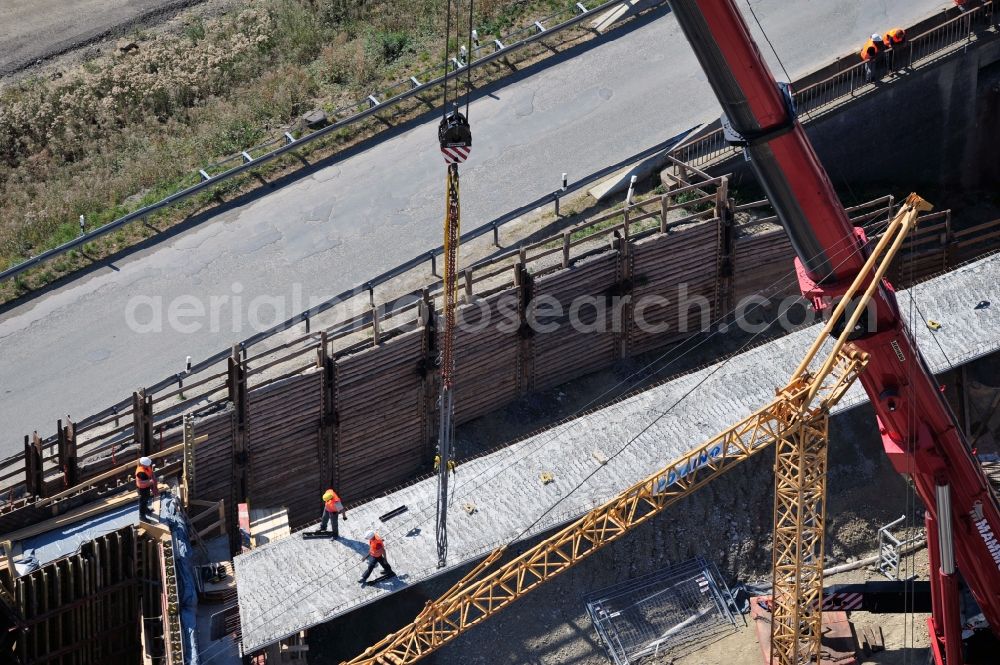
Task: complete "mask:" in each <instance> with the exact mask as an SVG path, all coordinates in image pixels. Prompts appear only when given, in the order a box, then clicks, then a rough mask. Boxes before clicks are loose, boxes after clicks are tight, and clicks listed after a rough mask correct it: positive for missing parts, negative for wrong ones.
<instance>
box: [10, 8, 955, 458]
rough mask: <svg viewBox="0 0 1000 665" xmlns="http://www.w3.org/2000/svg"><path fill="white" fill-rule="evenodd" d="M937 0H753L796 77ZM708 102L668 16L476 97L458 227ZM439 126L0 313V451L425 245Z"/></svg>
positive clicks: (440, 187) (641, 142) (711, 104)
mask: <svg viewBox="0 0 1000 665" xmlns="http://www.w3.org/2000/svg"><path fill="white" fill-rule="evenodd" d="M949 4H950V3H949V2H943V1H942V0H885V1H883V2H865V3H856V2H849V1H846V0H840V1H838V2H830V1H829V0H810V1H808V2H795V3H787V2H782V1H780V0H759V1H755V2H754V3H753V6H754V8H755V11H756V12H757V15H758V17H759V18H760V20H761V22H762V24H763V25H764V27H765V29H766V30H767V33H768V36H769V37H770V38H771V41H772V42H773V43H774V45H775V48H776V49H777V50H778V53H779V54H780V55H781V58H782V60H783V61H784V63H785V66H786V67H788V68H789V73H790V74H791V76H792V77H795V76H797V75H799V74H802V73H805V72H807V71H810V70H811V69H813V68H815V67H816V66H818V65H822V64H825V63H827V62H828V61H830V60H832V59H834V58H835V57H836V56H839V55H841V54H843V53H845V52H848V51H850V50H851V49H854V48H855V47H856V46H857V45H858V44H859V43H862V42H863V41H864V39H865V38H866V36H867V35H869V34H871V33H872V32H873V31H874V30H884V29H887V28H888V27H890V26H891V25H893V24H902V25H909V24H911V23H913V22H915V21H916V20H918V19H920V18H922V17H924V16H927V15H928V14H930V13H933V12H935V11H937V10H939V9H941V8H944V7H947V6H949ZM740 6H741V7H743V8H744V9H745V7H746V5H745V3H740ZM751 20H752V19H751ZM817 26H821V27H822V29H821V30H817V29H816V28H817ZM753 30H754V32H755V33H758V31H757V28H756V27H755V26H754V27H753ZM807 36H808V37H807ZM757 38H758V40H759V41H760V43H761V44H762V48H763V49H765V51H766V48H767V47H766V46H764V41H763V39H762V38H761V37H760V36H759V33H758V36H757ZM769 59H770V60H772V61H773V59H774V58H773V56H769ZM773 66H775V67H777V65H776V64H774V65H773ZM717 113H718V105H717V104H716V102H715V100H714V98H713V96H712V94H711V91H710V90H709V88H708V84H707V82H706V80H705V77H704V75H703V74H702V72H701V70H700V68H699V67H698V65H697V62H696V61H695V59H694V56H693V54H692V53H691V49H690V48H689V46H688V44H687V42H686V41H685V39H684V37H683V35H682V34H681V32H680V29H679V28H678V26H677V24H676V21H674V19H673V18H672V17H671V16H670V15H669V14H666V15H663V14H661V15H659V17H658V18H656V19H655V20H647V21H644V22H639V23H638V24H637V25H635V26H633V27H630V28H626V29H623V30H619V31H614V32H611V33H609V34H608V35H607V36H606V37H603V38H601V39H600V40H599V41H596V42H592V43H591V44H590V45H589V46H588V47H587V48H584V49H581V50H580V52H578V53H576V54H575V57H572V58H558V57H557V58H556V60H555V61H549V62H548V63H547V64H546V65H545V66H544V67H541V68H539V69H538V71H537V72H534V73H532V74H531V75H530V76H523V77H517V78H515V79H513V80H511V81H508V82H506V83H505V84H504V85H500V86H497V87H495V88H494V89H492V91H491V92H490V93H489V94H487V95H484V96H482V97H481V98H479V99H476V100H475V101H474V102H473V104H472V108H471V122H472V127H473V133H474V136H475V140H474V147H473V152H472V157H471V159H470V161H469V162H468V163H467V164H466V165H464V167H463V169H462V208H463V218H464V224H465V226H466V228H471V227H473V226H478V225H479V224H481V223H484V222H485V221H488V220H489V219H492V218H493V217H495V216H497V215H498V214H502V213H504V212H506V211H508V210H511V209H513V208H516V207H517V206H519V205H521V204H523V203H524V202H525V201H530V200H532V199H534V198H536V197H538V196H541V195H543V194H545V193H547V192H551V191H553V190H554V189H555V188H556V187H557V186H558V183H559V178H560V174H561V173H562V172H564V171H565V172H568V173H569V174H570V178H571V179H575V178H578V177H581V176H583V175H586V174H588V173H591V172H594V171H596V170H598V169H600V168H602V167H604V166H606V165H608V164H613V163H615V162H616V161H619V160H621V159H624V158H626V157H628V156H629V155H632V154H635V153H636V152H638V151H639V150H642V149H644V148H647V147H649V146H651V145H655V144H656V143H659V142H661V141H663V140H665V139H667V138H669V137H671V136H673V135H675V134H677V133H678V132H680V131H682V130H684V129H687V128H689V127H692V126H694V125H696V124H699V123H701V122H703V121H705V120H707V119H711V118H712V117H713V116H715V115H716V114H717ZM436 125H437V118H436V117H435V118H429V119H428V120H427V122H426V123H424V124H421V125H420V126H418V127H416V128H414V129H412V130H411V131H409V132H406V133H403V134H399V135H396V136H393V137H391V138H389V139H387V140H384V141H382V142H379V143H377V144H374V145H372V146H370V147H367V148H366V149H364V150H362V151H360V152H358V153H357V154H353V155H352V156H350V157H349V158H347V159H344V160H342V161H335V162H333V163H331V164H329V165H326V166H323V167H322V168H319V169H316V170H312V171H310V172H309V173H308V174H306V175H305V176H303V177H301V178H299V179H297V180H296V181H294V182H293V183H291V184H288V185H286V186H284V187H283V188H281V189H279V190H277V191H274V192H271V193H267V194H266V195H262V196H260V197H259V198H256V199H254V200H252V201H251V202H249V203H247V204H245V205H242V206H239V207H237V208H234V209H229V210H227V211H225V212H222V213H221V214H219V215H217V216H216V217H215V218H214V219H212V220H211V221H210V222H206V223H203V224H201V225H199V226H197V227H194V228H191V229H189V230H187V231H185V232H183V233H181V234H179V235H176V236H174V237H172V238H170V239H169V240H166V241H164V242H162V243H160V244H157V245H156V246H154V247H151V248H148V249H144V250H142V251H138V252H136V253H134V254H132V255H130V256H129V257H128V258H127V259H124V260H122V261H120V262H118V263H116V264H115V265H114V267H113V268H101V269H99V270H96V271H94V272H92V273H90V274H88V275H86V276H84V277H82V278H80V279H77V280H76V281H73V282H71V283H69V284H67V285H64V286H62V287H60V288H58V289H56V290H53V291H51V292H49V293H48V294H46V295H45V296H44V297H39V298H35V299H33V300H31V301H28V302H26V303H24V304H22V305H20V306H17V307H15V308H13V309H11V310H10V311H8V312H6V313H4V314H2V315H0V432H3V433H4V435H3V438H2V440H0V456H3V455H8V454H11V453H13V452H15V451H17V450H20V449H21V447H22V440H23V436H24V434H25V433H28V432H30V431H31V430H33V429H38V430H40V431H41V432H42V433H44V434H48V433H50V432H52V431H54V429H55V421H56V419H57V418H61V417H64V416H65V415H67V414H69V415H71V416H73V417H74V418H81V417H83V416H85V415H87V414H89V413H92V412H94V411H96V410H98V409H100V408H103V407H105V406H107V405H109V404H112V403H114V402H116V401H118V400H121V399H123V398H125V397H127V396H128V395H129V393H130V392H131V391H132V390H134V389H136V388H138V387H139V386H143V385H150V384H152V383H154V382H156V381H157V380H160V379H162V378H164V377H165V376H168V375H171V374H174V373H176V372H178V371H181V370H182V368H183V363H184V358H185V356H187V355H191V356H193V358H194V360H195V361H197V360H198V359H200V358H204V357H207V356H209V355H211V354H212V353H213V352H216V351H218V350H220V349H223V348H226V347H227V346H228V345H230V344H232V343H233V342H234V341H238V340H240V339H243V338H245V337H247V336H249V335H250V334H252V333H253V332H255V330H257V329H263V328H267V327H268V326H270V325H271V324H272V323H275V322H277V321H280V320H283V319H284V318H285V317H286V316H289V315H291V314H292V313H294V312H295V311H297V309H298V308H299V307H304V306H308V305H309V304H310V301H311V300H316V301H319V300H322V299H324V298H326V297H329V296H332V295H334V294H336V293H339V292H340V291H342V290H344V289H345V288H349V287H351V286H354V285H356V284H359V283H363V282H364V281H365V279H367V278H368V277H369V276H371V275H374V274H377V273H379V272H381V271H383V270H386V269H388V268H390V267H392V266H394V265H396V264H398V263H400V262H402V261H404V260H406V259H409V258H411V257H412V256H414V255H416V254H418V253H419V252H422V251H424V250H426V249H429V248H431V247H435V246H437V245H439V244H440V242H441V238H440V234H441V215H442V208H443V203H442V199H443V192H444V166H443V163H442V159H441V157H440V154H439V153H438V150H437V142H436V136H435V130H436ZM260 296H267V297H270V298H272V299H277V302H282V303H283V304H284V307H283V310H284V311H282V312H279V314H280V315H279V316H274V312H273V309H274V308H273V307H269V306H268V305H267V303H262V302H261V301H260V300H259V297H260ZM136 297H140V298H146V299H148V300H145V301H143V302H142V303H139V306H138V307H137V308H136V310H135V314H136V317H135V318H136V319H137V320H138V321H139V322H140V323H143V324H147V323H149V324H154V325H152V326H151V327H155V321H153V319H152V314H151V309H152V308H153V307H155V306H156V305H157V304H159V309H161V310H162V312H163V317H162V330H161V331H160V332H149V331H140V330H137V329H136V327H135V326H129V325H128V324H127V320H126V319H127V317H126V314H127V312H128V310H129V305H130V302H131V304H133V305H136V302H137V301H136V300H135V298H136ZM254 299H257V304H256V305H255V306H251V304H252V301H253V300H254ZM273 302H275V301H272V303H273ZM213 305H214V307H213ZM296 305H298V307H297V306H296ZM171 306H173V307H174V308H175V313H177V311H180V312H185V311H192V310H193V311H197V309H198V308H199V307H201V308H203V310H204V312H205V315H204V316H203V317H200V318H197V317H196V318H197V320H195V319H192V318H184V319H183V320H182V321H180V322H181V323H184V324H189V325H184V326H170V325H169V320H168V319H169V317H168V314H169V309H170V307H171ZM213 309H214V310H215V312H216V316H214V317H213V316H211V311H212V310H213ZM255 317H256V319H257V320H256V321H254V320H253V319H254V318H255ZM213 319H214V320H213ZM253 323H256V324H258V325H252V324H253ZM199 324H200V325H199ZM213 324H214V325H213Z"/></svg>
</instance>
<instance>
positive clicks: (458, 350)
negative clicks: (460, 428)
mask: <svg viewBox="0 0 1000 665" xmlns="http://www.w3.org/2000/svg"><path fill="white" fill-rule="evenodd" d="M455 328H456V329H455V383H454V394H455V413H454V420H455V422H456V423H457V424H462V423H466V422H469V421H470V420H473V419H474V418H478V417H479V416H482V415H484V414H486V413H489V412H490V411H493V410H494V409H497V408H499V407H500V406H502V405H504V404H507V403H508V402H511V401H513V400H514V399H515V398H517V396H518V394H519V385H520V372H521V357H520V353H521V352H520V348H521V336H520V334H519V328H520V322H519V318H518V292H517V290H516V289H504V290H503V291H500V292H498V293H495V294H492V295H490V296H488V297H485V298H475V299H474V300H473V301H472V303H470V304H467V305H463V306H462V307H460V308H459V309H458V312H457V316H456V325H455ZM439 329H440V328H439ZM438 348H441V343H440V341H439V342H438Z"/></svg>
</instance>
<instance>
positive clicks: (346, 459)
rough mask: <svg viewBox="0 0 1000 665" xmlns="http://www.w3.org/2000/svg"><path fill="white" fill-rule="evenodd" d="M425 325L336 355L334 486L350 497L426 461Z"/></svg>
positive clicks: (400, 478)
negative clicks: (336, 477) (337, 482)
mask: <svg viewBox="0 0 1000 665" xmlns="http://www.w3.org/2000/svg"><path fill="white" fill-rule="evenodd" d="M426 346H427V345H426V331H425V329H423V328H419V329H417V330H412V331H409V332H404V333H402V334H401V335H398V336H397V337H395V338H393V339H390V340H388V341H386V342H382V343H381V344H380V345H379V346H377V347H374V348H370V349H367V350H365V351H362V352H360V353H354V354H351V355H348V356H344V357H340V358H337V360H336V377H335V384H336V409H337V415H338V428H337V430H338V431H337V459H336V462H335V463H336V464H337V465H338V471H339V475H340V487H339V488H338V491H339V492H340V495H341V496H342V497H344V500H345V501H348V502H355V501H358V500H360V499H363V498H366V497H370V496H372V495H373V494H375V493H377V492H379V491H381V490H384V489H386V488H388V487H392V486H394V485H398V484H401V483H404V482H406V481H407V480H409V479H410V478H412V477H413V476H414V475H415V474H416V473H418V472H419V471H420V469H421V468H422V467H424V466H425V465H426V464H427V462H428V461H429V454H428V453H429V450H428V423H427V411H428V409H427V405H426V402H427V396H426V394H425V375H426V372H427V368H426V360H425V359H426V354H427V348H426Z"/></svg>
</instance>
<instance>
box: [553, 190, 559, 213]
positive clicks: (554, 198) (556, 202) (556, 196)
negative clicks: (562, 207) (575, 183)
mask: <svg viewBox="0 0 1000 665" xmlns="http://www.w3.org/2000/svg"><path fill="white" fill-rule="evenodd" d="M552 202H553V203H555V204H556V217H558V216H559V192H558V191H555V192H552Z"/></svg>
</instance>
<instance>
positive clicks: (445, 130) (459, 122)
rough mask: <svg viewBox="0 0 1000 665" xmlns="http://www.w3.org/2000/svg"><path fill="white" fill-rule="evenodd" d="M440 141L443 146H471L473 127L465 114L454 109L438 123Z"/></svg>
mask: <svg viewBox="0 0 1000 665" xmlns="http://www.w3.org/2000/svg"><path fill="white" fill-rule="evenodd" d="M438 142H439V143H440V144H441V148H442V149H444V148H471V147H472V128H471V127H470V126H469V121H468V120H466V119H465V116H464V115H462V114H461V113H460V112H458V111H452V112H451V113H449V114H448V115H446V116H445V117H444V118H442V119H441V124H440V125H438Z"/></svg>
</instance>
